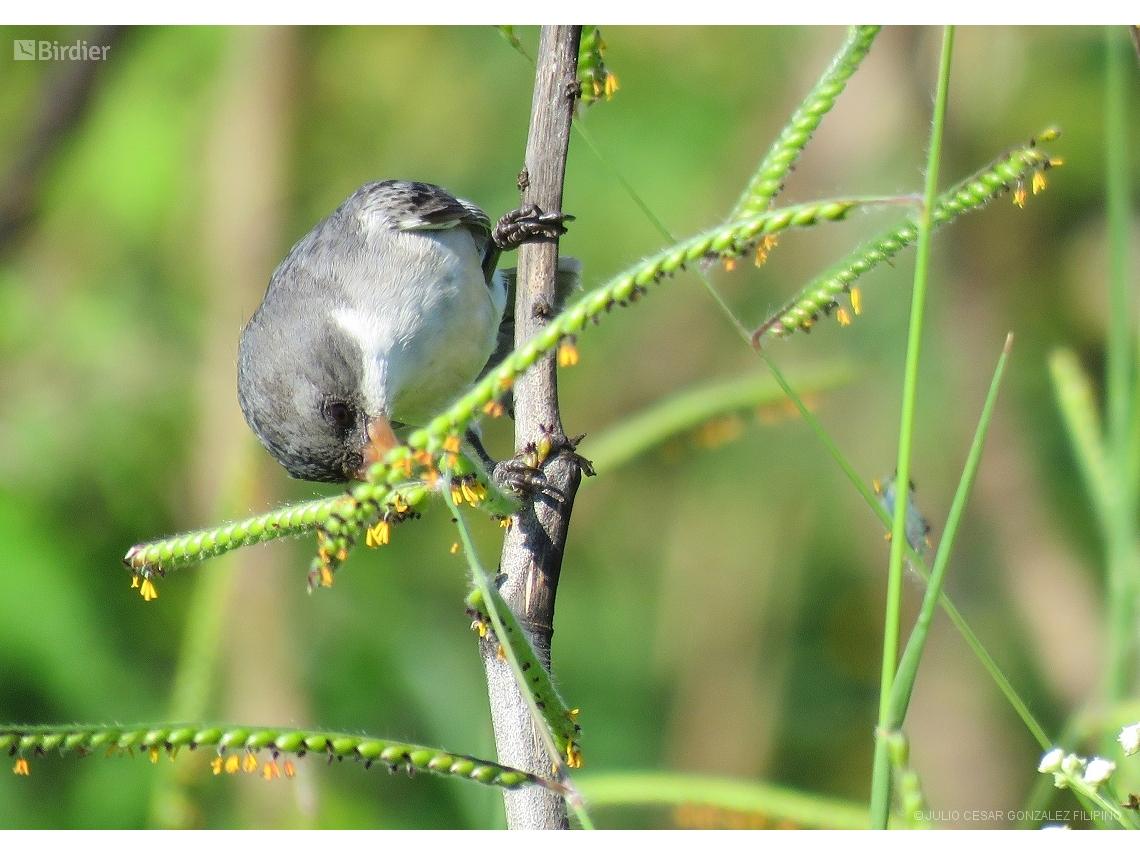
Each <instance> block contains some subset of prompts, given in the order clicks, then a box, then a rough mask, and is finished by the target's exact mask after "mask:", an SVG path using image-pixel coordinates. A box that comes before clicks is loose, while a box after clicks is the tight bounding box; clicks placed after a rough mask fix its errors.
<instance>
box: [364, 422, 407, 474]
mask: <svg viewBox="0 0 1140 855" xmlns="http://www.w3.org/2000/svg"><path fill="white" fill-rule="evenodd" d="M399 444H400V440H398V439H396V434H395V433H393V432H392V425H391V424H390V423H389V421H388V417H387V416H385V415H384V414H383V413H381V414H380V415H378V416H377V417H376V418H374V419H373V420H372V421H370V422H369V423H368V443H367V444H366V445H365V446H364V463H363V464H362V465H361V467H360V469H359V470H357V471H356V472H353V473H352V477H353V478H356V479H357V480H358V481H366V480H368V470H369V469H371V468H372V464H374V463H379V462H380V461H381V460H383V459H384V456H385V455H386V454H387V453H388V452H389V451H391V450H392V449H393V448H395V447H396V446H397V445H399Z"/></svg>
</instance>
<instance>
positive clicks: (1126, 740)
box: [1116, 723, 1140, 754]
mask: <svg viewBox="0 0 1140 855" xmlns="http://www.w3.org/2000/svg"><path fill="white" fill-rule="evenodd" d="M1116 738H1117V739H1118V740H1119V741H1120V747H1121V748H1123V749H1124V753H1125V754H1135V753H1136V752H1137V751H1140V723H1137V724H1130V725H1128V727H1126V728H1124V729H1123V730H1121V731H1120V736H1118V737H1116Z"/></svg>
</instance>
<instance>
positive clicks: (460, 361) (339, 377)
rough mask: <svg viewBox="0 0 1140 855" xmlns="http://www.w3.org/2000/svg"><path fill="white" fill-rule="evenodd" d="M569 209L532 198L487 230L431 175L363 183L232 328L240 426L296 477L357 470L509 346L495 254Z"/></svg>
mask: <svg viewBox="0 0 1140 855" xmlns="http://www.w3.org/2000/svg"><path fill="white" fill-rule="evenodd" d="M568 219H571V218H570V217H567V216H564V215H562V214H543V213H542V212H541V211H539V210H538V209H537V208H534V207H533V206H531V207H529V208H527V209H523V210H520V211H514V212H511V213H510V214H507V215H506V216H505V217H503V219H502V220H500V222H499V224H498V226H496V228H495V229H494V230H492V228H491V221H490V219H489V218H488V217H487V215H486V214H485V213H484V212H483V211H482V210H481V209H480V208H479V207H477V206H476V205H473V204H472V203H471V202H466V201H464V200H462V199H456V198H455V197H454V196H452V195H451V194H450V193H448V192H447V191H446V190H444V189H443V188H441V187H436V186H435V185H432V184H423V183H419V182H413V181H375V182H372V183H369V184H365V185H364V186H363V187H361V188H360V189H359V190H357V191H356V192H355V193H353V194H352V195H351V196H350V197H349V198H348V199H347V201H345V202H344V204H342V205H341V206H340V207H339V208H337V209H336V210H335V211H333V213H332V214H330V215H329V217H328V218H327V219H325V220H322V221H321V222H319V223H318V224H317V225H316V226H314V227H313V230H312V231H310V232H309V233H308V234H307V235H305V237H303V238H301V240H300V241H298V242H297V244H296V245H295V246H294V247H293V249H292V250H290V252H289V254H288V255H287V256H286V257H285V260H284V261H283V262H281V265H280V266H279V267H278V268H277V270H276V271H275V272H274V273H273V277H272V278H271V279H270V282H269V288H268V290H267V291H266V294H265V299H264V300H263V301H262V303H261V306H260V307H259V308H258V309H257V311H256V312H255V313H254V315H253V317H252V318H251V319H250V321H249V323H248V324H247V325H246V327H245V329H244V330H243V332H242V336H241V344H240V347H239V355H238V399H239V401H240V403H241V409H242V413H244V415H245V418H246V421H247V422H248V423H249V426H250V427H251V428H252V429H253V432H254V433H255V434H257V436H258V438H259V439H260V440H261V442H262V443H263V444H264V445H265V447H266V448H267V449H269V452H270V453H271V454H272V455H273V456H274V457H275V458H276V459H277V460H278V462H280V463H281V465H282V466H284V467H285V469H286V470H288V472H289V474H290V475H292V476H293V477H294V478H301V479H304V480H308V481H348V480H350V479H363V478H364V477H365V474H366V473H367V471H368V468H369V466H370V465H371V464H372V463H374V462H376V461H377V460H380V459H381V458H383V456H384V455H385V454H386V453H387V452H388V451H389V450H390V449H391V448H393V447H394V446H395V445H396V444H397V443H398V440H397V439H396V436H395V433H394V432H393V425H394V424H395V425H397V426H400V425H423V424H425V423H426V421H427V420H428V419H430V418H431V417H432V416H435V415H437V414H439V413H440V412H442V411H443V410H444V409H445V408H446V407H447V406H448V405H449V404H451V403H452V402H453V401H454V400H455V399H456V398H457V397H459V395H461V394H462V393H463V392H465V391H466V390H467V389H468V388H469V387H470V386H471V384H472V383H473V382H474V381H475V379H476V378H477V377H479V376H480V374H481V373H482V372H483V371H484V370H485V369H487V368H489V367H490V365H489V360H492V355H493V354H495V356H496V357H497V358H498V359H501V358H502V356H503V355H505V353H506V352H508V350H509V345H507V343H506V342H503V345H504V346H503V347H500V348H499V351H500V352H496V346H497V345H498V344H499V338H500V325H502V324H503V323H504V318H505V317H506V320H507V321H508V322H509V321H510V320H511V318H512V317H513V312H507V313H505V311H504V310H505V309H506V307H507V303H508V298H509V297H510V296H512V295H509V294H508V290H509V288H510V285H511V284H513V283H511V282H510V279H509V277H508V276H505V275H504V272H503V271H498V272H496V270H495V267H496V265H497V263H498V258H499V255H500V253H501V252H502V251H504V250H506V249H513V248H515V247H516V246H518V244H519V243H521V242H523V241H524V240H528V239H531V238H533V237H546V238H553V237H557V236H558V235H560V234H562V233H564V232H565V228H564V227H563V226H562V222H563V221H564V220H568ZM491 364H494V361H493V360H492V361H491ZM479 450H480V451H481V449H479Z"/></svg>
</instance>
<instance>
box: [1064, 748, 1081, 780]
mask: <svg viewBox="0 0 1140 855" xmlns="http://www.w3.org/2000/svg"><path fill="white" fill-rule="evenodd" d="M1085 763H1086V761H1085V760H1084V759H1082V758H1080V757H1078V756H1077V755H1076V754H1068V755H1066V756H1065V759H1064V760H1062V761H1061V771H1062V772H1064V773H1065V774H1066V775H1072V776H1073V777H1076V776H1077V775H1081V774H1083V773H1084V771H1085Z"/></svg>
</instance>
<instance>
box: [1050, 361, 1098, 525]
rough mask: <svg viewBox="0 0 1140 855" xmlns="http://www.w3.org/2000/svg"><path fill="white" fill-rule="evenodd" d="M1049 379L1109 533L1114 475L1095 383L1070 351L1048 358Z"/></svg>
mask: <svg viewBox="0 0 1140 855" xmlns="http://www.w3.org/2000/svg"><path fill="white" fill-rule="evenodd" d="M1049 377H1050V378H1051V379H1052V381H1053V394H1054V395H1056V396H1057V406H1058V407H1059V408H1060V410H1061V418H1062V420H1063V421H1064V423H1065V429H1066V431H1067V432H1068V434H1069V443H1070V445H1072V447H1073V454H1074V455H1075V456H1076V460H1077V469H1078V471H1079V472H1080V473H1081V480H1082V481H1084V485H1085V492H1086V493H1087V494H1088V497H1089V502H1090V503H1091V504H1092V507H1093V511H1094V513H1095V514H1096V518H1097V521H1098V522H1099V523H1100V528H1101V532H1102V533H1107V532H1108V530H1109V527H1110V517H1111V510H1110V505H1111V502H1110V498H1109V497H1110V495H1111V493H1112V487H1111V485H1110V482H1111V480H1112V476H1111V473H1110V471H1109V462H1108V454H1107V453H1106V451H1105V448H1104V442H1103V439H1102V437H1103V436H1104V430H1103V427H1102V425H1101V421H1100V414H1099V413H1098V412H1097V407H1096V398H1095V393H1094V391H1093V386H1092V380H1091V379H1090V378H1089V376H1088V374H1087V373H1086V372H1085V370H1084V369H1083V368H1082V367H1081V364H1080V361H1079V360H1078V359H1077V355H1076V354H1075V353H1074V352H1073V351H1072V350H1069V349H1068V348H1063V349H1058V350H1055V351H1053V353H1052V354H1051V355H1050V356H1049Z"/></svg>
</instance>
